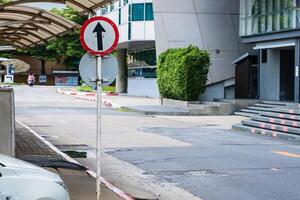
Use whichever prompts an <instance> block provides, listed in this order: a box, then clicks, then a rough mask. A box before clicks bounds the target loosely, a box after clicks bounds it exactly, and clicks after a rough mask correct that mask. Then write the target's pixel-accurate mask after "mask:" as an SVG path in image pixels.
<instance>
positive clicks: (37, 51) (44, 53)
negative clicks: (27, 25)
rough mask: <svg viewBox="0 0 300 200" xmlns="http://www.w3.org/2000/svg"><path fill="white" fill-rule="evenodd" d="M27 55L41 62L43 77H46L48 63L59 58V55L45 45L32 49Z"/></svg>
mask: <svg viewBox="0 0 300 200" xmlns="http://www.w3.org/2000/svg"><path fill="white" fill-rule="evenodd" d="M27 53H28V54H29V55H30V56H32V57H33V58H36V59H38V60H40V61H41V66H42V68H41V75H46V62H47V61H54V60H55V59H56V58H58V57H57V53H56V52H55V51H53V50H50V49H48V48H47V47H46V45H45V44H40V45H37V46H35V47H33V48H30V49H29V50H28V52H27Z"/></svg>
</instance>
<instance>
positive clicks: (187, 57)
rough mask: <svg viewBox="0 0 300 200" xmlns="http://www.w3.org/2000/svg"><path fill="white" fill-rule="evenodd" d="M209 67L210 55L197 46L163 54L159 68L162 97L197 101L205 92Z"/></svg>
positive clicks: (158, 75)
mask: <svg viewBox="0 0 300 200" xmlns="http://www.w3.org/2000/svg"><path fill="white" fill-rule="evenodd" d="M209 66H210V56H209V53H208V52H207V51H205V50H200V49H199V48H198V47H195V46H189V47H187V48H178V49H169V50H167V51H166V52H164V53H162V54H161V55H160V56H159V58H158V67H157V77H158V87H159V91H160V94H161V96H162V97H163V98H169V99H177V100H181V101H197V100H198V98H199V95H200V94H202V93H204V91H205V86H206V82H207V74H208V72H209Z"/></svg>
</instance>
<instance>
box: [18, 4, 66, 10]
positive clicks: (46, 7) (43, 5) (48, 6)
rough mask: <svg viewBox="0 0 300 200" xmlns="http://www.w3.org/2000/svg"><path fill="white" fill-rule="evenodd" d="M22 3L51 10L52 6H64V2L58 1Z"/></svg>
mask: <svg viewBox="0 0 300 200" xmlns="http://www.w3.org/2000/svg"><path fill="white" fill-rule="evenodd" d="M24 5H30V6H33V7H38V8H42V9H45V10H51V9H52V8H64V7H65V5H64V4H58V3H27V4H24Z"/></svg>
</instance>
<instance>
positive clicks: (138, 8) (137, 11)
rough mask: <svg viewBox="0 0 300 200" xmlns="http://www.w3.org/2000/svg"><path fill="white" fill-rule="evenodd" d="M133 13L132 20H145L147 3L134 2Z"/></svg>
mask: <svg viewBox="0 0 300 200" xmlns="http://www.w3.org/2000/svg"><path fill="white" fill-rule="evenodd" d="M131 7H132V13H131V15H132V16H131V20H132V21H144V20H145V17H144V15H145V4H143V3H136V4H132V6H131Z"/></svg>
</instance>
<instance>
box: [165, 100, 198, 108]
mask: <svg viewBox="0 0 300 200" xmlns="http://www.w3.org/2000/svg"><path fill="white" fill-rule="evenodd" d="M162 104H163V105H164V106H170V107H184V108H186V107H189V105H191V104H200V101H180V100H176V99H165V98H164V99H163V100H162Z"/></svg>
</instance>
